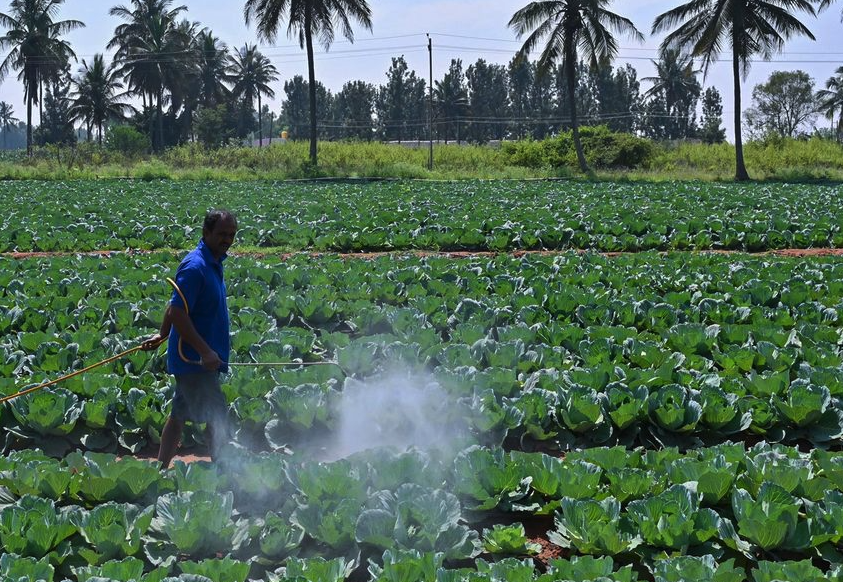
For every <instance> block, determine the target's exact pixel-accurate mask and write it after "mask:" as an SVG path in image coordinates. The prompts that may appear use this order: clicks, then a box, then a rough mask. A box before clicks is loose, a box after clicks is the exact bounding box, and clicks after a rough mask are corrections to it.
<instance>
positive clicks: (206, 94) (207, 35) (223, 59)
mask: <svg viewBox="0 0 843 582" xmlns="http://www.w3.org/2000/svg"><path fill="white" fill-rule="evenodd" d="M196 53H197V59H196V61H197V63H198V68H199V71H198V74H199V103H200V104H201V105H202V106H203V107H213V106H215V105H218V104H220V103H222V102H224V101H225V98H226V97H227V95H228V93H229V90H228V88H227V87H226V86H225V85H224V84H223V81H224V80H225V79H226V76H227V72H226V69H227V68H228V65H229V55H228V47H227V46H226V44H225V43H224V42H221V41H220V39H219V38H217V37H216V36H214V35H213V33H212V32H211V31H210V30H207V29H205V30H202V31H200V32H199V34H197V35H196Z"/></svg>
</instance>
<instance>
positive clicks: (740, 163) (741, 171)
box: [732, 24, 749, 182]
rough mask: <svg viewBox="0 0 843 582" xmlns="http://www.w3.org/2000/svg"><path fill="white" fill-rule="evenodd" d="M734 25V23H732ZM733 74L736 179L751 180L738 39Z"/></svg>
mask: <svg viewBox="0 0 843 582" xmlns="http://www.w3.org/2000/svg"><path fill="white" fill-rule="evenodd" d="M732 26H734V24H733V25H732ZM732 43H733V44H732V75H733V77H734V83H735V180H736V181H737V182H745V181H747V180H749V173H748V172H747V171H746V164H745V163H744V160H743V136H742V135H741V64H740V60H739V59H738V50H737V47H736V46H735V44H736V41H734V40H733V41H732Z"/></svg>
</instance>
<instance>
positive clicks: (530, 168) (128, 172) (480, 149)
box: [0, 139, 843, 181]
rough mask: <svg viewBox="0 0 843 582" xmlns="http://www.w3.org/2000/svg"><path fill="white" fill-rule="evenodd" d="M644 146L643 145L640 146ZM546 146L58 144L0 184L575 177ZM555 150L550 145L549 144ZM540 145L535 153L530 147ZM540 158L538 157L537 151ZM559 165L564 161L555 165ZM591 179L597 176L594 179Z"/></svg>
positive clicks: (681, 148)
mask: <svg viewBox="0 0 843 582" xmlns="http://www.w3.org/2000/svg"><path fill="white" fill-rule="evenodd" d="M639 141H643V140H639ZM542 143H543V142H521V143H519V144H517V145H513V146H509V145H508V146H507V147H504V148H496V147H490V146H478V145H456V144H447V145H445V144H437V145H436V146H435V147H434V167H433V170H432V171H431V170H428V155H429V150H428V147H427V144H426V143H424V142H421V143H420V144H418V145H417V146H415V147H411V146H406V145H403V146H402V145H394V144H383V143H377V142H371V143H370V142H353V143H348V142H343V143H337V142H322V143H320V144H319V166H318V167H317V168H314V167H312V166H311V165H310V163H309V162H308V144H307V142H303V141H302V142H287V143H277V144H272V145H271V146H269V147H264V148H253V147H225V148H221V149H216V150H207V149H205V148H203V147H201V146H199V145H198V144H187V145H183V146H179V147H175V148H172V149H169V150H167V151H165V152H164V153H162V154H160V155H158V156H154V157H153V156H145V157H143V158H140V159H132V158H127V157H126V156H123V155H122V154H120V153H118V152H111V151H108V150H104V149H100V148H96V147H93V146H92V144H81V145H80V146H79V147H78V148H76V149H75V150H70V149H59V148H55V147H50V148H44V149H40V150H37V151H36V155H34V156H33V157H32V158H30V159H27V158H26V157H25V156H23V155H7V156H0V179H4V180H18V179H48V180H68V179H75V178H85V179H96V178H119V177H124V178H138V179H160V178H169V179H185V180H255V179H273V180H279V179H309V178H339V177H342V178H345V177H350V178H400V179H436V180H457V179H466V178H473V179H531V178H549V177H560V176H563V177H576V176H580V175H579V174H577V170H576V168H575V167H571V166H561V167H555V166H553V165H552V162H551V161H549V159H548V158H547V157H542V156H539V157H536V156H535V155H533V156H530V155H526V154H525V152H529V151H532V150H535V151H536V152H539V153H540V152H541V151H543V149H542V148H543V147H544V146H543V145H542ZM548 144H550V145H552V143H551V142H548ZM531 148H532V149H531ZM534 153H535V152H534ZM745 157H746V163H747V167H748V168H749V172H750V174H751V175H752V177H753V178H755V179H759V180H789V181H796V180H841V181H843V146H841V145H840V144H837V143H834V142H831V141H828V140H821V139H810V140H805V141H799V140H781V139H780V140H772V141H767V142H751V143H749V144H747V145H746V147H745ZM557 163H558V160H557ZM734 167H735V150H734V147H733V146H732V145H730V144H720V145H705V144H693V143H683V144H679V145H677V146H650V149H649V151H648V153H647V157H646V159H644V160H642V161H641V163H640V164H639V165H638V166H636V167H632V168H629V169H618V170H611V169H608V170H607V169H598V172H597V173H596V174H594V175H593V176H594V177H596V178H597V179H611V180H618V179H625V180H657V181H660V180H731V179H732V178H733V176H734ZM590 177H591V176H590Z"/></svg>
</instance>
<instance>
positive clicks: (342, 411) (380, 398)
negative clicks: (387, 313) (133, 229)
mask: <svg viewBox="0 0 843 582" xmlns="http://www.w3.org/2000/svg"><path fill="white" fill-rule="evenodd" d="M459 408H460V407H459V406H457V404H456V402H455V401H454V398H453V397H452V396H451V395H449V394H448V393H447V392H446V391H445V390H444V389H443V388H442V387H441V386H440V385H439V383H438V382H436V380H435V379H434V378H433V377H432V376H429V375H426V374H421V373H416V372H408V371H403V370H392V371H390V372H388V373H384V374H382V375H379V376H377V377H373V378H367V379H366V380H363V381H361V380H355V379H348V380H347V381H346V383H345V386H344V388H343V392H342V397H341V399H340V401H339V403H338V410H336V411H335V414H336V418H337V431H336V433H335V434H334V435H331V436H330V437H329V438H328V440H327V441H326V442H325V443H324V444H323V447H322V450H320V451H319V453H318V455H319V457H320V459H321V460H323V461H334V460H337V459H341V458H344V457H347V456H349V455H351V454H354V453H356V452H359V451H364V450H367V449H374V448H379V447H389V448H391V449H394V450H398V451H404V450H406V449H408V448H411V447H414V448H418V449H421V450H428V451H429V450H438V451H441V452H449V451H453V450H457V449H458V448H460V447H461V444H463V443H464V442H465V439H466V438H468V426H467V423H466V421H465V416H464V413H463V412H461V411H460V410H459Z"/></svg>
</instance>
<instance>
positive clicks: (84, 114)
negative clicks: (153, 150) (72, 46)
mask: <svg viewBox="0 0 843 582" xmlns="http://www.w3.org/2000/svg"><path fill="white" fill-rule="evenodd" d="M72 83H73V90H72V92H71V94H70V99H71V101H72V105H71V106H70V114H71V117H72V119H73V120H74V121H82V122H84V123H85V126H86V128H87V129H88V138H89V139H90V136H91V134H92V133H93V132H92V128H96V130H97V142H98V143H99V144H100V145H102V134H103V131H102V128H103V125H105V123H106V122H108V121H110V120H112V119H123V118H124V117H125V116H126V114H128V113H130V112H132V111H134V108H133V107H132V106H131V105H129V104H128V103H123V99H125V98H126V96H127V95H128V92H126V91H123V90H122V89H123V83H122V82H120V73H119V71H118V69H117V66H116V65H115V63H114V62H112V63H111V64H110V65H108V66H106V64H105V60H104V59H103V56H102V55H101V54H96V55H94V60H93V61H91V64H90V65H89V64H88V62H87V61H85V60H84V59H82V66H81V67H80V68H79V76H78V77H76V78H75V79H73V81H72Z"/></svg>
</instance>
